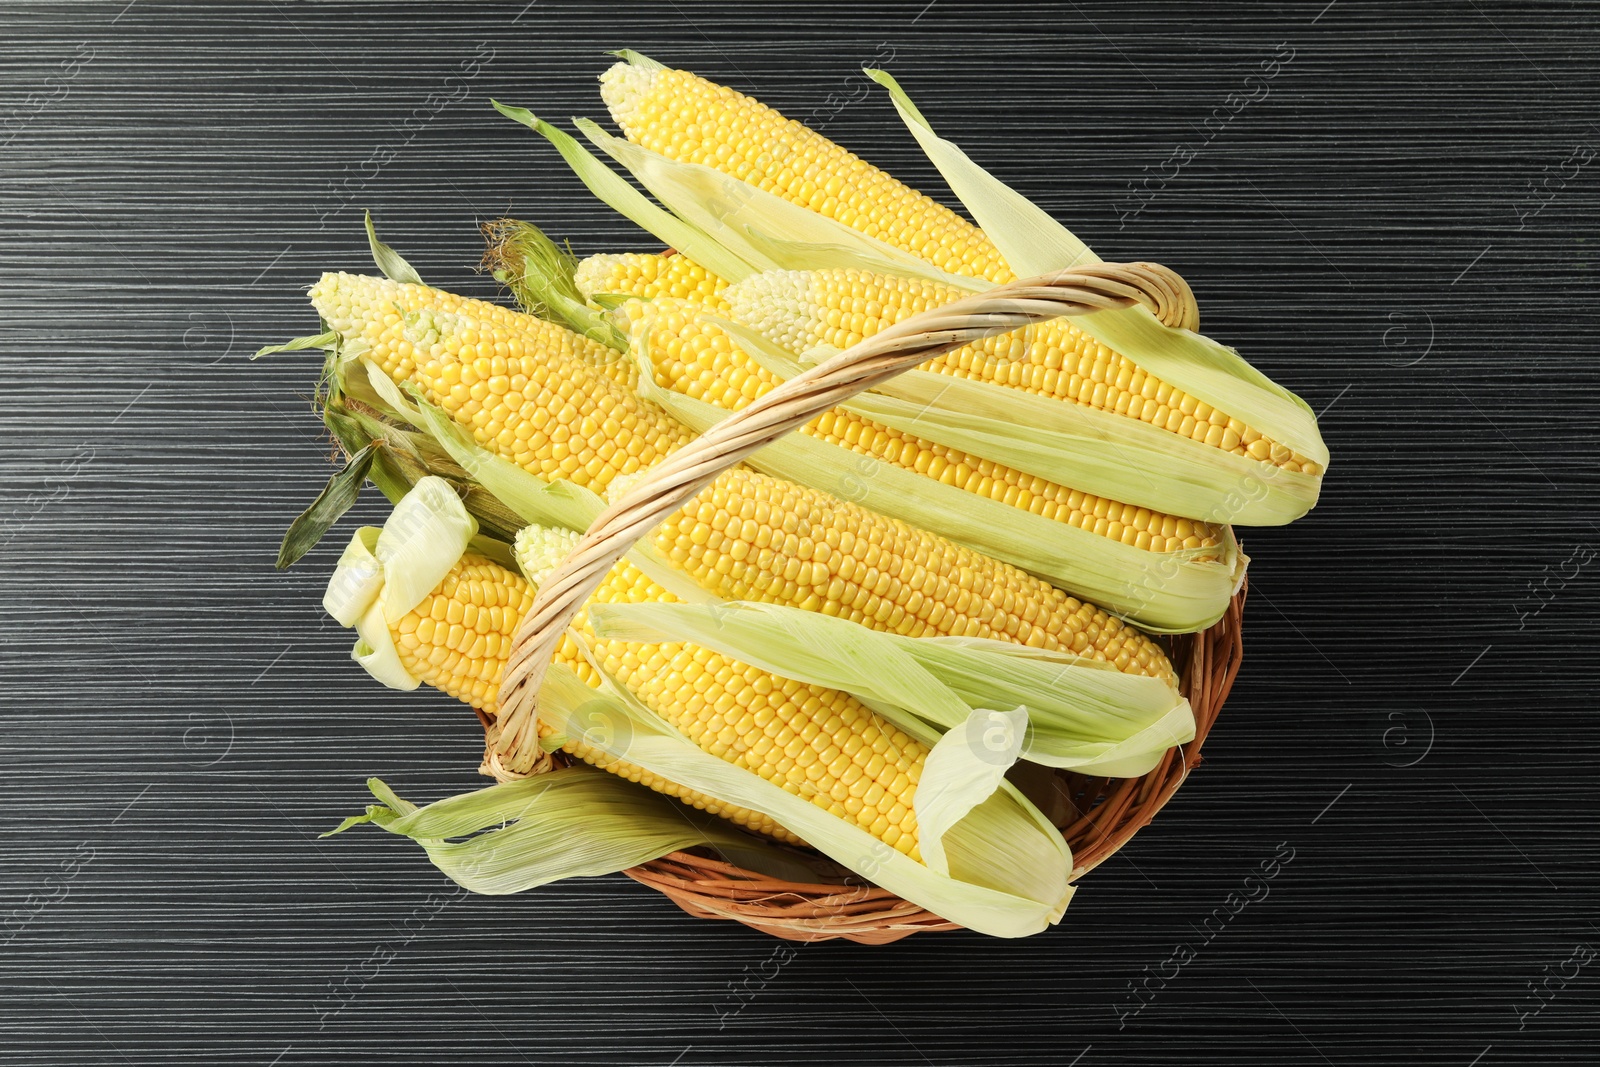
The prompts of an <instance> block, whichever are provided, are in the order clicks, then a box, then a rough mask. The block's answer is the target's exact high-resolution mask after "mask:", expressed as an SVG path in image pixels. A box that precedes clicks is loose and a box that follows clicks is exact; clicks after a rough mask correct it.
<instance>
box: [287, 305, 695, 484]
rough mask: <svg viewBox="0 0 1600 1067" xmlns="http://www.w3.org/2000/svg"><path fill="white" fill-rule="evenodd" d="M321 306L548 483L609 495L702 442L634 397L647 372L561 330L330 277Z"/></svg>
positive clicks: (487, 441) (493, 447)
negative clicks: (613, 486) (622, 480)
mask: <svg viewBox="0 0 1600 1067" xmlns="http://www.w3.org/2000/svg"><path fill="white" fill-rule="evenodd" d="M311 302H312V304H313V305H314V306H315V307H316V309H317V311H318V313H319V314H320V315H321V316H322V318H323V320H324V321H325V322H327V323H328V325H329V326H330V327H331V328H332V329H334V330H337V331H338V332H339V333H340V334H341V335H343V336H344V337H345V338H346V340H347V341H358V342H360V344H361V354H362V355H363V356H364V357H365V358H367V359H369V360H370V361H372V362H373V363H375V364H376V365H377V366H378V367H379V368H380V369H382V370H383V372H384V373H385V374H387V375H388V376H389V377H390V378H392V379H394V380H395V381H409V382H411V383H412V384H414V385H416V386H417V387H419V388H420V389H421V390H422V392H423V394H424V395H425V396H427V398H428V399H429V400H430V401H431V402H432V403H434V404H436V405H437V406H439V407H441V408H443V409H444V410H445V411H446V412H448V413H449V414H450V415H451V416H452V417H453V418H454V419H455V420H456V421H457V422H459V423H460V424H461V425H462V426H464V427H466V428H467V429H468V430H470V431H471V433H472V436H473V439H474V440H476V441H477V442H478V444H479V445H481V446H483V447H484V448H487V449H489V450H490V451H492V452H495V453H497V454H499V455H501V456H503V457H505V458H506V459H509V460H511V461H512V462H514V463H517V464H518V465H520V466H522V467H525V468H526V469H528V470H529V471H531V472H533V473H534V474H537V475H539V476H540V477H542V478H545V479H558V478H559V479H565V480H567V481H571V482H574V483H576V484H578V485H582V486H585V487H588V488H591V489H593V490H595V491H596V492H601V493H603V492H604V491H605V489H606V487H607V486H608V485H609V484H610V483H611V480H612V479H613V478H615V477H617V476H618V475H625V474H633V473H636V472H638V471H640V470H643V469H645V468H647V467H649V466H650V465H651V464H653V463H655V462H656V461H657V460H659V459H660V458H661V457H663V456H665V455H666V454H667V453H668V452H670V451H672V450H673V449H674V448H677V447H678V446H679V445H681V444H683V443H684V442H685V441H687V440H689V438H690V437H692V436H693V434H692V433H691V432H690V431H689V430H688V429H687V428H686V427H684V426H682V425H681V424H679V423H678V422H676V421H675V420H673V419H672V418H670V417H669V416H668V415H667V414H666V413H665V412H663V411H661V410H660V409H659V408H657V407H655V406H654V405H652V404H650V403H648V402H647V401H644V400H641V399H639V397H638V396H637V395H636V394H635V392H634V386H635V385H636V384H637V382H638V371H637V369H636V368H634V367H633V365H632V363H631V361H628V360H623V359H619V358H617V355H616V353H615V352H613V351H611V350H610V349H608V348H606V347H605V346H603V345H600V344H597V343H595V342H593V341H590V340H588V339H587V338H584V337H581V336H579V335H578V334H575V333H573V332H572V331H570V330H567V329H564V328H563V327H561V326H557V325H556V324H554V323H550V322H546V321H544V320H542V319H536V318H533V317H532V316H529V315H523V314H519V313H518V312H515V311H510V310H507V309H506V308H502V307H498V306H497V305H494V304H489V303H485V302H483V301H480V300H468V299H465V298H463V297H458V296H453V295H451V294H450V293H445V292H441V291H439V290H437V289H432V288H430V287H428V286H424V285H410V284H401V283H399V282H393V281H387V280H384V279H381V278H368V277H361V276H357V275H350V274H325V275H323V277H322V280H321V281H319V282H318V283H317V284H316V285H315V286H313V287H312V289H311Z"/></svg>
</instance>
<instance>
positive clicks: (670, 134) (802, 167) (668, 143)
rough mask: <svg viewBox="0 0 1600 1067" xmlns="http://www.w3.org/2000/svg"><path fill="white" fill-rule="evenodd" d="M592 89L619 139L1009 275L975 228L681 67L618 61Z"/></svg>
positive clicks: (941, 260)
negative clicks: (623, 137) (616, 128)
mask: <svg viewBox="0 0 1600 1067" xmlns="http://www.w3.org/2000/svg"><path fill="white" fill-rule="evenodd" d="M600 95H601V97H602V98H603V99H604V100H605V103H606V106H607V108H609V109H610V112H611V117H612V119H613V120H614V121H615V122H616V123H617V125H618V126H619V127H621V129H622V131H623V133H624V134H625V135H626V136H627V138H628V140H630V141H632V142H634V143H635V144H637V145H640V146H642V147H644V148H648V149H650V150H651V151H653V152H658V153H660V154H661V155H664V156H667V157H668V158H670V159H675V160H679V161H682V162H685V163H700V164H704V165H705V166H708V167H712V168H715V169H716V170H719V171H721V172H723V173H724V174H729V175H732V176H733V177H735V178H738V179H740V180H742V181H745V182H748V183H750V184H751V185H754V186H756V187H757V188H760V189H763V190H765V191H766V192H769V193H772V194H773V195H775V196H778V197H781V198H782V199H784V200H787V201H789V202H790V203H793V204H799V205H801V206H802V207H807V208H810V209H811V210H813V211H816V212H817V213H819V214H821V215H825V216H827V217H828V218H831V219H834V220H835V221H837V222H840V223H843V224H844V225H846V226H849V227H851V228H852V229H855V230H859V231H860V232H862V233H864V234H866V235H867V236H869V237H875V238H877V239H878V240H880V241H883V242H885V243H886V244H890V245H893V246H894V247H895V248H898V249H900V250H902V251H905V252H909V253H911V254H912V255H915V256H919V257H921V258H922V259H925V260H927V261H928V262H929V263H932V264H933V265H934V266H936V267H938V268H940V269H941V270H944V271H948V272H949V273H951V274H965V275H970V276H972V277H975V278H987V279H988V280H989V281H992V282H994V283H995V284H997V285H998V284H1000V283H1002V282H1008V281H1011V280H1012V279H1013V278H1014V277H1015V275H1013V274H1012V272H1011V269H1010V268H1009V267H1007V266H1006V262H1005V260H1004V259H1003V258H1002V257H1001V255H1000V252H999V250H998V249H996V248H995V246H994V244H993V242H991V241H990V240H989V238H988V237H987V236H985V235H984V233H983V231H982V230H980V229H978V228H977V227H976V226H974V225H972V224H971V223H969V222H967V221H966V220H965V219H963V218H961V217H960V216H959V215H957V214H956V213H955V212H953V211H951V210H950V209H949V208H947V207H944V206H943V205H942V204H939V203H937V202H936V201H934V200H932V199H930V198H929V197H926V196H924V195H923V194H921V193H919V192H917V191H916V190H915V189H912V188H910V187H908V186H906V185H904V184H902V183H901V182H899V181H897V180H895V179H894V178H893V177H891V176H889V175H888V174H885V173H884V172H883V171H881V170H879V169H878V168H877V167H874V166H872V165H871V164H870V163H867V162H866V161H864V160H862V159H861V158H860V157H858V156H856V155H855V154H854V153H851V152H847V151H845V150H844V149H843V148H841V147H839V146H838V145H836V144H834V143H833V142H832V141H830V140H828V139H827V138H826V137H823V136H822V135H821V134H819V133H816V132H815V131H813V130H810V129H807V128H806V127H805V126H803V125H801V124H800V123H798V122H794V121H792V120H790V119H786V118H784V117H783V116H782V115H780V114H779V113H778V112H777V111H774V110H773V109H772V108H770V107H767V106H766V105H765V104H762V103H760V102H759V101H756V100H752V99H751V98H750V97H747V96H744V95H742V94H740V93H737V92H734V91H733V90H732V89H728V88H725V87H723V86H721V85H716V84H714V83H712V82H709V81H707V80H706V79H704V78H701V77H699V76H698V75H695V74H691V73H689V72H688V71H683V70H669V69H666V68H662V67H652V66H648V65H635V64H631V63H626V62H624V63H618V64H616V65H614V66H612V67H611V68H610V69H609V70H607V71H606V72H605V73H604V74H602V75H601V76H600Z"/></svg>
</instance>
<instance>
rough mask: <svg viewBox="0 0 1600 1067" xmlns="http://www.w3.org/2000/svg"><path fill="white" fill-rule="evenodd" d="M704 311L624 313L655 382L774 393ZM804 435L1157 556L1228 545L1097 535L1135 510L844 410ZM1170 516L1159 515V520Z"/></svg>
mask: <svg viewBox="0 0 1600 1067" xmlns="http://www.w3.org/2000/svg"><path fill="white" fill-rule="evenodd" d="M702 310H703V309H702V308H698V307H695V306H694V305H692V304H689V303H686V302H683V301H677V300H670V299H667V298H660V299H657V300H655V301H654V302H653V303H652V304H651V308H650V310H649V311H648V312H646V311H644V310H643V309H638V310H637V313H634V312H633V310H632V309H630V313H629V314H628V315H627V316H626V317H627V319H628V320H629V321H628V325H629V328H630V340H631V342H632V343H633V344H644V345H646V346H647V348H648V351H649V353H650V358H651V361H652V363H653V364H654V366H655V381H656V384H657V385H659V386H662V387H663V388H666V389H671V390H672V391H674V392H677V393H682V394H684V395H685V396H689V397H693V398H695V399H697V400H704V401H706V402H707V403H710V404H714V405H716V406H717V407H720V408H726V409H727V410H729V411H737V410H739V409H740V408H742V407H744V406H745V405H746V404H748V403H750V402H751V401H752V400H754V399H756V398H757V397H759V396H761V395H763V394H764V393H766V392H768V391H769V390H771V389H773V388H775V387H776V386H777V384H778V378H777V377H776V376H774V375H773V374H772V373H771V372H770V371H768V370H767V369H766V368H765V367H763V366H762V365H761V364H760V363H758V362H756V361H755V360H754V359H752V358H750V356H749V355H748V354H747V353H746V352H745V351H744V349H742V348H741V347H739V345H738V343H737V342H736V341H734V339H733V338H731V337H730V336H729V335H728V334H727V332H726V331H725V330H723V329H722V328H721V327H719V326H717V325H716V324H715V323H712V322H708V321H705V319H704V317H703V315H702V314H701V312H702ZM800 432H801V433H803V434H806V435H807V436H810V437H816V438H818V439H820V440H824V441H827V442H829V443H830V444H835V445H838V446H840V447H842V448H848V449H850V450H851V451H853V452H855V453H857V454H859V455H870V456H875V457H877V458H878V459H881V460H883V461H885V462H888V463H892V464H894V465H895V466H897V467H901V468H902V469H905V470H909V471H912V472H914V473H917V474H922V475H925V476H927V477H930V478H934V479H937V480H938V481H941V482H944V483H945V484H946V485H953V486H955V487H956V488H958V489H963V490H965V491H967V492H970V493H977V494H980V495H983V496H986V497H989V498H990V499H993V500H998V501H1001V502H1002V503H1005V504H1009V505H1011V506H1012V507H1017V508H1021V509H1022V510H1023V511H1028V512H1031V513H1033V514H1035V515H1042V516H1044V517H1045V518H1048V519H1053V520H1055V521H1057V522H1065V523H1068V524H1070V525H1073V526H1076V527H1078V528H1079V529H1083V530H1088V531H1090V532H1091V533H1093V532H1099V533H1102V534H1104V535H1105V536H1109V537H1112V538H1114V539H1116V540H1119V541H1122V542H1123V543H1125V544H1129V545H1135V546H1137V547H1140V548H1148V549H1150V550H1151V551H1154V552H1170V551H1176V550H1178V549H1181V548H1200V547H1205V548H1210V547H1214V546H1216V545H1219V544H1221V543H1222V532H1221V530H1220V528H1218V527H1216V526H1212V525H1209V524H1204V523H1197V524H1195V528H1194V531H1193V532H1192V534H1191V535H1189V536H1187V537H1182V538H1180V537H1167V536H1162V535H1161V534H1160V533H1159V529H1158V532H1156V533H1153V534H1151V535H1150V536H1148V537H1146V538H1145V539H1144V541H1143V543H1140V541H1139V536H1138V534H1139V531H1138V530H1136V529H1135V528H1133V526H1132V525H1131V523H1120V522H1119V523H1114V524H1111V525H1109V526H1105V525H1104V524H1102V527H1103V528H1101V529H1098V530H1097V529H1096V526H1097V520H1098V519H1099V518H1101V517H1103V516H1104V514H1105V512H1104V511H1101V512H1097V511H1096V509H1097V508H1100V507H1101V506H1102V505H1104V506H1105V507H1106V508H1109V509H1110V511H1111V512H1113V513H1115V514H1116V515H1118V516H1120V515H1122V514H1123V513H1124V512H1126V513H1127V514H1128V515H1129V517H1130V519H1131V516H1132V515H1133V514H1134V513H1135V511H1136V510H1137V509H1135V508H1130V507H1128V506H1127V505H1125V504H1120V503H1116V502H1114V501H1107V500H1103V499H1102V498H1100V497H1096V496H1091V495H1089V494H1086V493H1080V492H1077V491H1075V490H1073V489H1070V488H1068V487H1067V486H1064V485H1058V484H1057V483H1055V482H1050V481H1046V480H1045V479H1043V478H1039V477H1035V476H1034V475H1031V474H1025V473H1023V472H1022V471H1018V470H1013V469H1012V468H1010V467H1007V466H1004V465H1002V464H999V463H994V462H991V461H990V460H987V459H982V458H980V457H977V456H972V455H969V454H967V453H965V452H962V451H960V450H959V449H955V448H949V447H947V446H945V445H941V444H937V443H935V442H932V441H925V440H923V439H921V438H918V437H914V436H912V435H910V434H906V433H902V432H901V431H899V430H895V429H891V428H890V427H888V426H885V425H883V424H882V423H878V422H874V421H872V420H869V419H864V418H861V417H860V416H857V415H854V414H851V413H850V412H849V411H847V410H845V409H844V408H834V409H833V410H832V411H829V412H825V413H823V414H822V415H820V416H818V417H817V418H815V419H813V420H812V421H811V422H809V423H807V424H806V425H805V426H803V427H801V429H800ZM1165 517H1166V516H1162V515H1157V516H1156V519H1157V520H1158V523H1159V520H1161V519H1164V518H1165Z"/></svg>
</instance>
